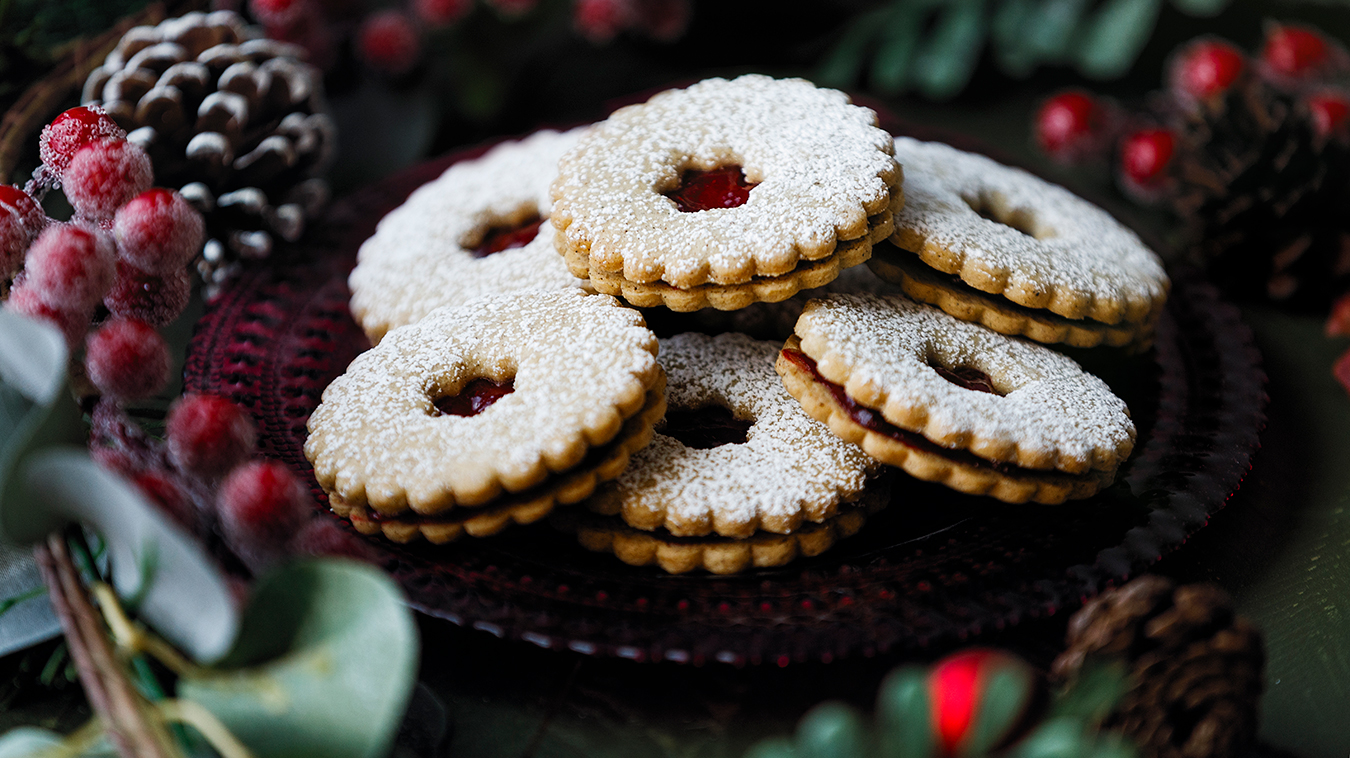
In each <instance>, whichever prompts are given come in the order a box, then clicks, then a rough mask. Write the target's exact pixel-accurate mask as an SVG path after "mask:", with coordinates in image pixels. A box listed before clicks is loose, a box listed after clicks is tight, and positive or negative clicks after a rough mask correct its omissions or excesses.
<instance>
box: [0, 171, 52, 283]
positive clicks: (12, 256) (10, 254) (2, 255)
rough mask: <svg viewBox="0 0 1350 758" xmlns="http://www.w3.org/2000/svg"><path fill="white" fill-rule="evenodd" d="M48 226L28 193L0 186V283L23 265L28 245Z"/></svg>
mask: <svg viewBox="0 0 1350 758" xmlns="http://www.w3.org/2000/svg"><path fill="white" fill-rule="evenodd" d="M46 223H47V216H46V215H45V214H44V213H43V212H42V207H41V206H39V205H38V204H37V202H36V201H35V200H33V198H31V197H29V196H28V193H26V192H24V191H23V190H21V189H19V188H18V187H14V186H11V185H8V184H0V281H3V280H4V279H5V278H6V277H8V276H10V275H12V274H13V273H14V272H15V271H17V270H18V269H19V267H20V266H21V265H23V258H24V253H25V252H26V251H27V250H28V245H29V244H31V243H32V241H33V238H34V237H36V236H37V234H38V232H40V231H42V229H43V227H44V226H46Z"/></svg>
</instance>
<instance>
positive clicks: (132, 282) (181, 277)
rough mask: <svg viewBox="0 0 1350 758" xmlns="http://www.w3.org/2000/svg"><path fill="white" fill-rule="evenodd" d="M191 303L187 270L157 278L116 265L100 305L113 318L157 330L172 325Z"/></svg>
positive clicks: (122, 264) (154, 275) (190, 284)
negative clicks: (109, 287) (152, 327)
mask: <svg viewBox="0 0 1350 758" xmlns="http://www.w3.org/2000/svg"><path fill="white" fill-rule="evenodd" d="M191 299H192V275H191V274H189V273H188V271H187V269H178V270H176V271H171V272H169V273H167V274H164V275H163V276H159V275H156V274H147V273H146V272H144V271H141V270H140V269H138V268H136V267H134V266H131V265H129V264H128V263H126V262H125V261H118V262H117V279H116V281H115V282H113V286H112V289H110V290H108V294H107V295H105V296H104V297H103V304H104V305H105V306H107V308H108V310H109V311H111V312H112V314H113V315H114V316H120V317H122V318H129V319H135V320H137V321H144V322H145V323H147V324H149V325H151V326H154V327H160V326H166V325H168V324H170V323H173V320H174V319H176V318H178V314H180V313H182V312H183V309H184V308H186V307H187V304H188V301H189V300H191Z"/></svg>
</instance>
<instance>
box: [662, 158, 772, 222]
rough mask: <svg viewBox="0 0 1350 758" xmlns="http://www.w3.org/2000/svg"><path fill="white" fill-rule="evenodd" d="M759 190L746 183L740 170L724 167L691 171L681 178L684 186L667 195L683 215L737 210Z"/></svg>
mask: <svg viewBox="0 0 1350 758" xmlns="http://www.w3.org/2000/svg"><path fill="white" fill-rule="evenodd" d="M756 186H758V182H756V183H755V184H751V183H750V182H747V181H746V180H745V172H743V171H741V167H740V166H721V167H719V168H715V169H713V170H712V171H699V170H697V169H689V170H688V171H685V172H684V174H683V175H682V176H681V177H680V186H679V187H677V188H675V189H673V190H671V191H670V192H667V193H666V197H668V198H670V199H671V200H673V201H674V202H675V207H677V208H679V209H680V211H681V212H682V213H694V212H697V211H709V210H712V209H714V208H735V207H736V206H739V205H745V201H746V200H748V199H750V190H752V189H754V188H755V187H756Z"/></svg>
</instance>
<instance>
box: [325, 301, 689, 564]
mask: <svg viewBox="0 0 1350 758" xmlns="http://www.w3.org/2000/svg"><path fill="white" fill-rule="evenodd" d="M656 350H657V342H656V338H655V337H654V336H653V335H652V333H651V332H650V331H649V330H648V329H647V328H646V327H645V326H644V325H643V322H642V317H641V316H640V315H639V314H638V313H636V312H635V311H633V310H631V309H628V308H624V307H622V306H621V305H619V303H618V302H617V301H615V300H614V299H613V298H611V297H606V296H597V295H586V294H584V293H582V292H581V291H580V290H562V291H558V292H539V291H532V292H524V293H516V294H510V295H496V296H489V297H486V298H482V299H480V300H476V301H474V302H473V303H471V304H470V305H468V306H462V307H459V308H442V309H439V310H436V311H433V312H432V313H431V314H430V315H428V316H427V317H426V318H424V319H423V320H422V321H420V322H418V323H416V324H413V325H411V326H406V327H402V328H399V329H395V330H394V331H392V332H390V333H389V334H388V335H386V336H385V339H384V340H382V341H381V342H380V344H379V345H378V346H377V347H375V348H374V349H372V350H369V351H367V352H365V353H363V354H362V355H361V356H359V357H358V358H357V359H356V360H354V361H352V364H351V366H349V367H348V369H347V373H346V374H344V375H343V376H341V377H339V378H338V379H337V380H335V381H334V382H333V383H332V384H330V385H329V386H328V389H327V390H325V391H324V395H323V402H322V403H320V405H319V407H318V408H317V409H316V410H315V411H314V413H313V415H312V416H310V420H309V438H308V439H307V440H306V442H305V455H306V456H307V457H308V458H309V460H310V462H311V463H312V464H313V465H314V473H315V476H316V477H317V479H318V481H319V484H320V485H322V486H323V488H324V489H325V490H326V491H327V492H328V494H329V500H330V502H331V503H332V504H333V509H334V510H335V511H337V512H338V513H339V514H345V515H347V516H348V517H349V518H351V519H352V523H353V524H354V525H356V526H357V527H358V528H359V529H361V530H362V531H367V532H382V533H383V534H384V535H385V536H386V537H388V538H390V539H394V540H397V541H407V540H410V539H414V538H415V537H417V536H418V535H419V534H420V535H421V536H424V537H426V538H427V539H429V540H432V541H434V542H445V541H448V540H450V539H454V538H455V537H458V536H459V535H460V534H461V533H463V532H466V531H467V532H468V533H470V534H473V535H475V536H477V535H481V534H488V533H491V532H493V531H495V530H497V529H500V528H501V527H503V526H505V525H507V524H508V523H509V522H511V521H516V522H525V521H532V520H535V519H537V518H540V517H542V516H543V515H545V514H547V513H548V512H549V510H551V509H552V507H553V505H554V504H555V503H573V502H576V501H578V500H581V499H583V498H585V497H587V496H588V495H590V494H591V492H592V491H593V490H594V488H595V485H596V483H597V482H598V481H601V480H605V479H611V478H613V477H615V476H617V475H618V474H619V473H620V472H622V470H623V468H624V467H625V466H626V465H627V462H628V456H629V455H630V454H632V453H633V452H634V451H636V450H638V449H639V448H641V447H642V446H643V445H645V444H647V442H648V441H649V440H650V438H651V431H652V425H653V424H654V423H655V422H656V420H657V419H659V418H660V416H661V413H662V412H663V411H664V409H665V399H664V398H665V395H664V374H663V373H662V371H661V368H660V366H659V365H658V364H657V362H656V356H655V354H656Z"/></svg>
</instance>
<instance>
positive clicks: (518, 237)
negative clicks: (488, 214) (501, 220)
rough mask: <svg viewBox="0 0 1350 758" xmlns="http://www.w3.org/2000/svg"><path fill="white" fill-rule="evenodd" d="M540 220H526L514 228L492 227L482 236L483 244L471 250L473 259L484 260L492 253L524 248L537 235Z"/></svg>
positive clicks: (541, 221) (541, 220)
mask: <svg viewBox="0 0 1350 758" xmlns="http://www.w3.org/2000/svg"><path fill="white" fill-rule="evenodd" d="M542 223H544V220H543V219H542V218H538V217H535V218H531V219H526V220H525V221H524V222H523V223H520V224H516V225H515V226H501V227H495V226H494V227H493V228H491V229H489V230H488V233H487V234H486V235H484V236H483V243H482V244H481V245H479V246H478V247H476V248H474V249H473V257H475V258H486V257H488V256H489V255H492V254H493V253H500V252H501V251H503V250H512V249H514V248H517V247H525V246H526V245H528V244H530V241H531V240H533V239H534V238H535V237H536V236H537V235H538V234H539V225H540V224H542Z"/></svg>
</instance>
